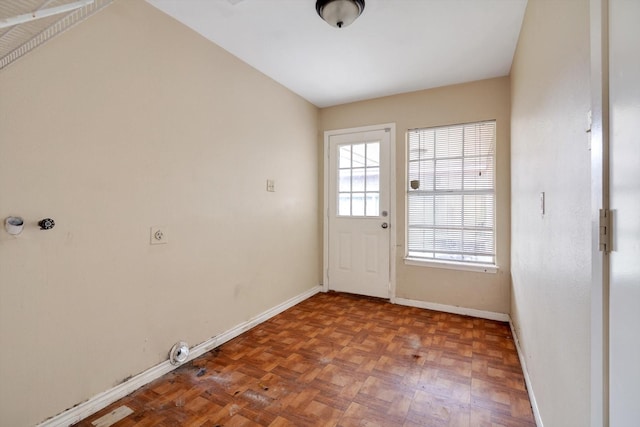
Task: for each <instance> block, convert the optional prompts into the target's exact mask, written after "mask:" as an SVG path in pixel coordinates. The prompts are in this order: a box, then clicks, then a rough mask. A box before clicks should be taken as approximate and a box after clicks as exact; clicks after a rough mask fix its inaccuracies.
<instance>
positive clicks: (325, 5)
mask: <svg viewBox="0 0 640 427" xmlns="http://www.w3.org/2000/svg"><path fill="white" fill-rule="evenodd" d="M363 10H364V0H318V1H316V11H317V12H318V15H320V17H321V18H322V19H324V20H325V21H327V22H328V23H329V24H330V25H333V26H334V27H337V28H342V27H346V26H347V25H349V24H351V23H352V22H353V21H355V20H356V18H357V17H358V16H360V14H361V13H362V11H363Z"/></svg>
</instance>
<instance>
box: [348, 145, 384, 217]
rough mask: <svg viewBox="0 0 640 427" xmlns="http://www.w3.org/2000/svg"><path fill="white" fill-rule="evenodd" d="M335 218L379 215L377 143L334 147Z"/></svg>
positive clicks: (378, 148) (378, 147)
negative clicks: (336, 180)
mask: <svg viewBox="0 0 640 427" xmlns="http://www.w3.org/2000/svg"><path fill="white" fill-rule="evenodd" d="M338 150H339V151H338V159H339V160H338V174H339V175H338V216H379V212H380V143H379V142H368V143H364V144H346V145H341V146H339V148H338Z"/></svg>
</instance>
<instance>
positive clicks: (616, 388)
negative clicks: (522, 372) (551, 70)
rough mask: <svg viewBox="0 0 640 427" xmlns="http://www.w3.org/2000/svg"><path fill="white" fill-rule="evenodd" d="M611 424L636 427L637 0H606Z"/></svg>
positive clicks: (639, 395) (639, 233)
mask: <svg viewBox="0 0 640 427" xmlns="http://www.w3.org/2000/svg"><path fill="white" fill-rule="evenodd" d="M609 8H610V9H609V19H610V24H609V57H610V72H609V89H610V95H609V96H610V98H609V99H610V120H611V121H610V145H609V147H610V148H609V154H610V160H609V162H610V168H611V169H610V184H609V185H610V207H611V211H612V213H613V216H612V220H613V235H612V236H613V246H612V248H613V251H612V252H611V254H610V281H609V283H610V285H609V286H610V300H609V304H610V307H609V316H610V318H609V340H610V341H609V363H610V367H609V369H610V371H609V393H610V395H609V416H610V422H609V425H610V426H612V427H635V426H638V425H640V404H639V403H640V391H639V389H638V387H639V385H640V137H639V135H640V131H639V129H640V30H639V29H638V28H639V27H638V22H640V1H638V0H610V2H609Z"/></svg>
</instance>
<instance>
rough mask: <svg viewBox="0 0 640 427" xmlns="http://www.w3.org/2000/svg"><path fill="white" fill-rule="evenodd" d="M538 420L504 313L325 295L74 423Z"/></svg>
mask: <svg viewBox="0 0 640 427" xmlns="http://www.w3.org/2000/svg"><path fill="white" fill-rule="evenodd" d="M122 405H126V406H128V407H130V408H131V409H133V411H134V412H133V413H132V414H130V415H128V416H127V417H125V418H124V419H122V420H121V421H119V422H117V423H116V424H114V425H113V426H114V427H144V426H195V427H216V426H220V427H222V426H224V427H233V426H250V427H258V426H271V427H282V426H298V427H304V426H385V427H389V426H405V427H413V426H456V427H457V426H460V427H463V426H464V427H476V426H478V427H484V426H487V427H489V426H491V427H494V426H495V427H498V426H508V427H535V422H534V419H533V414H532V411H531V405H530V402H529V398H528V395H527V391H526V388H525V384H524V378H523V375H522V369H521V367H520V363H519V360H518V355H517V353H516V350H515V345H514V342H513V339H512V337H511V331H510V330H509V326H508V324H506V323H502V322H496V321H491V320H484V319H477V318H472V317H465V316H460V315H455V314H448V313H441V312H436V311H430V310H424V309H419V308H413V307H404V306H399V305H393V304H390V303H389V302H387V301H384V300H379V299H374V298H367V297H359V296H354V295H348V294H341V293H328V294H318V295H315V296H313V297H312V298H310V299H308V300H306V301H304V302H302V303H300V304H298V305H296V306H295V307H292V308H291V309H289V310H287V311H285V312H284V313H281V314H279V315H278V316H275V317H274V318H272V319H270V320H268V321H267V322H265V323H263V324H261V325H258V326H256V327H255V328H253V329H252V330H250V331H247V332H246V333H244V334H242V335H240V336H239V337H237V338H236V339H234V340H231V341H229V342H228V343H226V344H224V345H222V346H221V347H219V348H217V349H215V350H213V351H211V352H209V353H207V354H205V355H203V356H201V357H199V358H198V359H195V360H194V361H192V362H190V363H188V364H186V365H184V366H181V367H180V368H178V369H176V370H175V371H173V372H171V373H169V374H167V375H165V376H164V377H162V378H160V379H158V380H156V381H154V382H152V383H150V384H148V385H147V386H145V387H143V388H141V389H139V390H138V391H136V392H134V393H132V394H131V395H129V396H127V397H125V398H123V399H121V400H120V401H119V402H116V403H114V404H113V405H111V406H110V407H108V408H105V409H104V410H102V411H100V412H99V413H97V414H95V415H93V416H92V417H89V418H88V419H86V420H84V421H81V422H80V423H78V424H76V425H77V426H79V427H93V425H92V424H91V422H92V420H95V419H98V418H100V417H101V416H103V415H105V414H108V413H110V412H111V411H113V410H114V409H116V408H118V407H120V406H122Z"/></svg>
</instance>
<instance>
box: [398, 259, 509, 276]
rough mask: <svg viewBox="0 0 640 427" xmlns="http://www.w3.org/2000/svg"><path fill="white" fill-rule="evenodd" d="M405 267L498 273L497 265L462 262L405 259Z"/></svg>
mask: <svg viewBox="0 0 640 427" xmlns="http://www.w3.org/2000/svg"><path fill="white" fill-rule="evenodd" d="M404 264H405V265H414V266H418V267H434V268H445V269H449V270H462V271H476V272H479V273H491V274H495V273H497V272H498V266H497V265H483V264H467V263H462V262H450V261H434V260H426V259H421V258H405V259H404Z"/></svg>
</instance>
